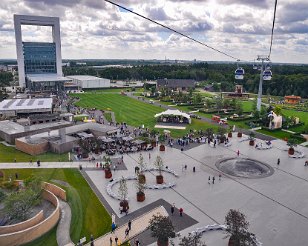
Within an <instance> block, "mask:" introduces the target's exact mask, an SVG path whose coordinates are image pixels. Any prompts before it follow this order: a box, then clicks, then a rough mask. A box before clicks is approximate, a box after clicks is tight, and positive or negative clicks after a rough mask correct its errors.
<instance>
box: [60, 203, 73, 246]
mask: <svg viewBox="0 0 308 246" xmlns="http://www.w3.org/2000/svg"><path fill="white" fill-rule="evenodd" d="M59 202H60V209H61V218H60V221H59V223H58V227H57V243H58V245H59V246H66V245H74V244H73V243H72V240H71V238H70V225H71V217H72V213H71V208H70V206H69V205H68V203H66V202H64V201H62V200H61V199H59Z"/></svg>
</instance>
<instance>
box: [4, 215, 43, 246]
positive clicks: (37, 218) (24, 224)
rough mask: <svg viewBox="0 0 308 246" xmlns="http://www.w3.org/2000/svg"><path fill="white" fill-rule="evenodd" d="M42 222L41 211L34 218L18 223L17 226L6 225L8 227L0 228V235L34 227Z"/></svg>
mask: <svg viewBox="0 0 308 246" xmlns="http://www.w3.org/2000/svg"><path fill="white" fill-rule="evenodd" d="M43 220H44V213H43V210H41V211H40V212H38V213H37V214H36V215H35V216H34V217H32V218H30V219H28V220H26V221H23V222H20V223H18V224H13V225H8V226H0V235H2V234H7V233H13V232H17V231H21V230H24V229H27V228H29V227H31V226H34V225H36V224H38V223H40V222H41V221H43ZM0 244H1V243H0Z"/></svg>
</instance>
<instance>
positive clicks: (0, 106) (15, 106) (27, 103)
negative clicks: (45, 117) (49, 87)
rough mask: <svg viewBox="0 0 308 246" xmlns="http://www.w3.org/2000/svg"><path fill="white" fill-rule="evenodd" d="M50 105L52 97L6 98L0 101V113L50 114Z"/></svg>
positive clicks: (7, 115)
mask: <svg viewBox="0 0 308 246" xmlns="http://www.w3.org/2000/svg"><path fill="white" fill-rule="evenodd" d="M52 107H53V102H52V98H28V99H7V100H3V101H2V102H0V115H4V116H6V117H10V116H18V115H25V114H40V113H45V114H46V113H49V114H51V113H52Z"/></svg>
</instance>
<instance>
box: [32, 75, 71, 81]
mask: <svg viewBox="0 0 308 246" xmlns="http://www.w3.org/2000/svg"><path fill="white" fill-rule="evenodd" d="M27 78H28V79H29V80H31V82H48V81H57V82H65V81H70V80H71V79H69V78H67V77H63V76H60V75H58V74H55V73H43V74H27Z"/></svg>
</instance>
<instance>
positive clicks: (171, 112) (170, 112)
mask: <svg viewBox="0 0 308 246" xmlns="http://www.w3.org/2000/svg"><path fill="white" fill-rule="evenodd" d="M163 115H174V116H182V117H185V118H187V119H190V115H189V114H186V113H183V112H181V111H180V110H178V109H168V110H166V111H164V112H161V113H159V114H156V115H155V116H154V117H155V118H157V117H159V116H163Z"/></svg>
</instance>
